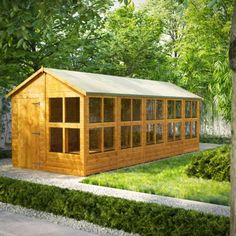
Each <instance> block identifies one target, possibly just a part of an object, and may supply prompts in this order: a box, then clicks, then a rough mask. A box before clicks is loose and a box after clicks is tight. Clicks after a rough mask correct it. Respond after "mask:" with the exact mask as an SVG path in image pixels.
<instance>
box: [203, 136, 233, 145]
mask: <svg viewBox="0 0 236 236" xmlns="http://www.w3.org/2000/svg"><path fill="white" fill-rule="evenodd" d="M200 142H201V143H217V144H230V143H231V138H230V137H224V136H216V135H201V136H200Z"/></svg>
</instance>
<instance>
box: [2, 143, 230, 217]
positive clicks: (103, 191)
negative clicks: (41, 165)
mask: <svg viewBox="0 0 236 236" xmlns="http://www.w3.org/2000/svg"><path fill="white" fill-rule="evenodd" d="M217 146H219V145H217V144H201V147H200V149H201V150H206V149H210V148H215V147H217ZM0 176H5V177H9V178H14V179H21V180H26V181H30V182H34V183H40V184H47V185H54V186H58V187H61V188H68V189H75V190H81V191H85V192H90V193H94V194H96V195H106V196H112V197H117V198H124V199H128V200H135V201H140V202H147V203H157V204H162V205H166V206H171V207H175V208H184V209H187V210H190V209H192V210H195V211H199V212H203V213H209V214H213V215H222V216H230V208H229V207H228V206H222V205H216V204H209V203H204V202H198V201H191V200H185V199H177V198H172V197H164V196H159V195H154V194H147V193H139V192H134V191H129V190H121V189H115V188H110V187H102V186H96V185H90V184H83V183H80V181H81V180H82V179H83V178H82V177H76V176H68V175H62V174H54V173H49V172H43V171H35V170H29V169H19V168H14V167H12V165H11V160H10V159H2V160H0Z"/></svg>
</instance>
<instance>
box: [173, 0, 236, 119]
mask: <svg viewBox="0 0 236 236" xmlns="http://www.w3.org/2000/svg"><path fill="white" fill-rule="evenodd" d="M231 13H232V0H226V1H209V0H192V1H189V3H188V6H187V8H186V10H185V12H184V22H185V26H184V28H183V30H182V35H183V36H182V38H181V40H180V41H179V42H178V45H177V49H178V52H179V58H178V69H179V71H180V74H181V75H182V79H181V84H182V85H183V86H184V87H186V88H188V89H190V90H191V91H193V92H196V93H198V94H199V95H201V96H202V97H204V98H205V102H208V104H209V105H211V106H212V114H213V116H214V111H215V109H217V108H218V110H219V111H220V112H221V113H222V114H223V115H224V117H225V119H227V120H230V107H231V88H232V86H231V82H230V79H229V78H230V68H229V66H228V57H227V52H228V41H229V34H228V32H229V29H230V17H231ZM225 81H227V82H225Z"/></svg>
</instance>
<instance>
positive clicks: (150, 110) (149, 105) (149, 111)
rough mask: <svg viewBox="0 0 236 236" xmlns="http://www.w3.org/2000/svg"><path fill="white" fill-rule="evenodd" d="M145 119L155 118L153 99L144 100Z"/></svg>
mask: <svg viewBox="0 0 236 236" xmlns="http://www.w3.org/2000/svg"><path fill="white" fill-rule="evenodd" d="M146 119H147V120H155V100H152V99H148V100H147V102H146Z"/></svg>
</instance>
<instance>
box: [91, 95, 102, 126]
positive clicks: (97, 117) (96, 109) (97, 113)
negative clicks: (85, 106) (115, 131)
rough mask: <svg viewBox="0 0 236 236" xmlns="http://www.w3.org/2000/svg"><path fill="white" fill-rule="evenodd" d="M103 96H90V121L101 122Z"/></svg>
mask: <svg viewBox="0 0 236 236" xmlns="http://www.w3.org/2000/svg"><path fill="white" fill-rule="evenodd" d="M101 108H102V99H101V98H89V122H90V123H96V122H101Z"/></svg>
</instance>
